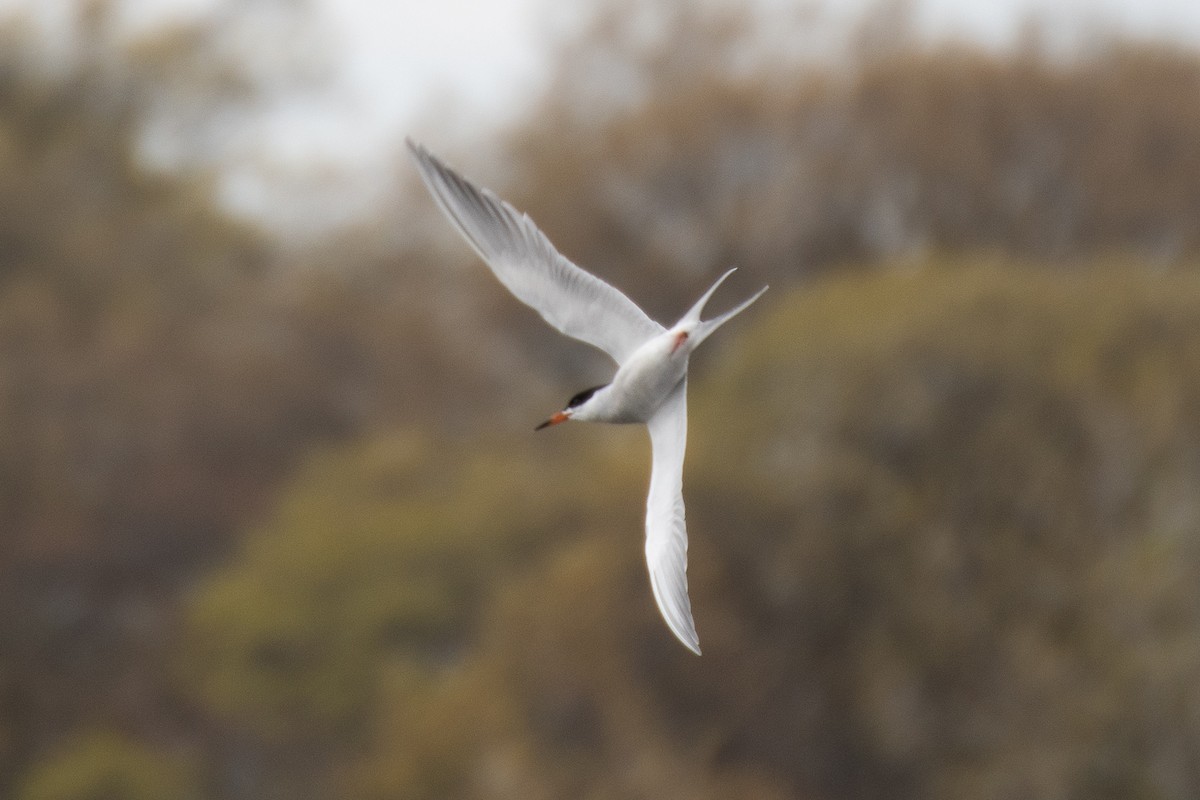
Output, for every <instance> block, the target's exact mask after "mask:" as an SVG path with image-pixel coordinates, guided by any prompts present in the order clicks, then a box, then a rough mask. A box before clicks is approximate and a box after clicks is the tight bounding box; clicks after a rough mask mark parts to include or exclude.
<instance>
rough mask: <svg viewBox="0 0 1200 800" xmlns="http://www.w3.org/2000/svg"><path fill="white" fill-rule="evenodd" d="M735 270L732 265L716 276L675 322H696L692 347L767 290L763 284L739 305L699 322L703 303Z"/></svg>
mask: <svg viewBox="0 0 1200 800" xmlns="http://www.w3.org/2000/svg"><path fill="white" fill-rule="evenodd" d="M736 271H737V267H733V268H732V269H730V270H728V271H727V272H726V273H725V274H724V275H722V276H721V277H719V278H717V281H716V283H714V284H713V285H712V286H710V287H709V288H708V291H707V292H705V293H704V294H703V295H701V296H700V299H699V300H697V301H696V304H695V305H694V306H692V307H691V308H690V309H688V312H687V313H686V314H684V315H683V317H682V318H680V320H679V322H678V323H676V324H677V325H679V324H682V323H687V322H690V323H694V324H696V328H695V330H693V331H692V332H691V336H690V338H691V340H692V347H697V346H699V344H700V343H701V342H703V341H704V340H705V339H707V338H708V337H709V336H711V335H712V333H713V331H715V330H716V329H717V328H719V327H721V326H722V325H724V324H725V323H726V322H728V321H729V320H731V319H733V318H734V317H736V316H737V315H738V314H740V313H742V312H743V311H745V310H746V308H747V307H748V306H749V305H750V304H751V303H753V302H754V301H755V300H757V299H758V298H760V297H762V293H763V292H765V291H766V290H767V288H768V287H766V286H764V287H763V288H761V289H759V290H758V291H757V292H755V293H754V295H753V296H752V297H750V298H749V299H748V300H744V301H742V302H741V303H740V304H739V305H737V306H736V307H734V308H731V309H730V310H729V311H726V312H725V313H724V314H721V315H720V316H719V317H713V318H712V319H710V320H706V321H703V322H701V320H700V314H701V313H703V311H704V306H705V304H707V303H708V300H709V298H710V297H712V296H713V292H715V291H716V290H717V287H718V286H720V285H721V283H722V282H723V281H724V280H725V279H726V278H728V277H729V276H730V275H732V274H733V273H734V272H736Z"/></svg>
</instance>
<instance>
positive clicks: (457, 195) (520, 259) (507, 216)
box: [408, 139, 665, 364]
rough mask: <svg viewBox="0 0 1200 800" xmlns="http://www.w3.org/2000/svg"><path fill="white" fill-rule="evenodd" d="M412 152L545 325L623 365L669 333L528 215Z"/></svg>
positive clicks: (419, 150)
mask: <svg viewBox="0 0 1200 800" xmlns="http://www.w3.org/2000/svg"><path fill="white" fill-rule="evenodd" d="M408 149H409V150H410V151H411V152H412V155H413V158H414V159H415V160H416V163H417V168H418V170H419V171H420V173H421V178H422V180H424V181H425V185H426V186H427V187H428V188H429V192H430V194H432V195H433V197H434V199H436V200H437V203H438V205H439V206H440V207H441V209H442V211H443V212H445V214H446V216H447V217H449V218H450V220H451V221H452V222H453V223H454V225H455V226H456V227H457V228H458V230H459V232H460V233H462V235H463V237H464V238H466V240H467V241H468V242H469V243H470V244H471V246H472V247H473V248H474V249H475V252H476V253H478V254H479V256H480V258H482V259H483V260H484V261H485V262H486V263H487V265H488V266H489V267H490V268H491V270H492V272H494V273H495V275H496V277H497V278H499V279H500V282H501V283H502V284H504V285H505V287H507V288H508V290H509V291H510V292H512V293H513V295H515V296H516V298H517V299H518V300H520V301H521V302H522V303H525V304H526V305H527V306H529V307H531V308H533V309H534V310H535V311H537V312H538V313H539V314H541V315H542V318H543V319H545V320H546V322H548V323H550V324H551V325H552V326H554V327H555V328H557V329H558V330H560V331H562V332H563V333H565V334H566V335H567V336H570V337H573V338H575V339H579V340H580V341H583V342H587V343H588V344H590V345H593V346H594V347H598V348H600V349H601V350H603V351H604V352H606V353H608V354H609V355H610V356H612V358H613V360H615V361H616V362H617V363H618V364H622V363H624V362H625V360H626V358H628V357H629V355H630V354H631V353H633V351H634V350H636V349H637V348H638V347H639V346H640V345H641V344H643V343H644V342H646V341H647V340H649V339H651V338H653V337H654V336H656V335H657V334H659V333H661V332H662V331H663V330H665V329H664V328H663V326H661V325H659V324H658V323H657V322H655V321H654V320H652V319H650V318H649V317H648V316H646V314H645V312H643V311H642V310H641V309H640V308H638V307H637V305H636V304H635V303H634V302H633V301H632V300H630V299H629V298H628V297H626V296H625V295H623V294H621V292H619V291H617V290H616V289H615V288H613V287H612V286H610V285H609V284H607V283H605V282H604V281H602V280H600V279H599V278H597V277H596V276H594V275H591V274H589V273H587V272H585V271H583V270H582V269H580V268H579V267H577V266H575V265H574V264H572V263H571V262H570V261H568V260H567V259H566V258H564V257H563V256H562V255H560V254H559V253H558V251H557V250H555V249H554V245H552V244H551V243H550V240H549V239H547V238H546V236H545V235H544V234H543V233H542V232H541V231H539V230H538V228H537V226H536V225H534V223H533V220H531V219H530V218H529V216H528V215H526V214H522V213H520V212H518V211H517V210H516V209H514V208H513V207H512V206H510V205H509V204H508V203H506V202H504V201H503V200H501V199H500V198H499V197H497V196H496V195H495V194H493V193H492V192H490V191H488V190H487V189H480V188H477V187H476V186H474V185H472V184H471V183H470V182H469V181H467V180H466V179H465V178H463V177H462V176H460V175H458V174H457V173H456V172H454V171H453V170H452V169H450V168H449V167H447V166H446V165H445V164H443V163H442V162H441V161H439V160H438V159H437V158H435V157H434V156H433V155H432V154H430V153H429V151H428V150H426V149H425V148H424V147H422V146H421V145H419V144H417V143H415V142H413V141H412V140H411V139H410V140H408Z"/></svg>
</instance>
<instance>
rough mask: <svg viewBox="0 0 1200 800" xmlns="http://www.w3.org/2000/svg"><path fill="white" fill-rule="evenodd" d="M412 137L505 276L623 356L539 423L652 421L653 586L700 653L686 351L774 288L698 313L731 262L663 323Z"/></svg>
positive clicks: (540, 308)
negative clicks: (687, 465)
mask: <svg viewBox="0 0 1200 800" xmlns="http://www.w3.org/2000/svg"><path fill="white" fill-rule="evenodd" d="M407 142H408V149H409V151H410V152H411V153H412V156H413V159H414V160H415V161H416V164H417V169H418V171H419V172H420V173H421V178H422V180H424V182H425V185H426V186H427V187H428V188H429V192H430V194H432V195H433V198H434V199H435V200H436V201H437V204H438V205H439V206H440V207H441V209H442V211H443V212H445V214H446V216H447V217H449V218H450V221H451V222H453V223H454V226H455V227H456V228H458V232H459V233H461V234H462V235H463V238H465V239H466V240H467V242H468V243H469V244H470V245H471V247H473V248H474V250H475V252H476V253H478V254H479V257H480V258H482V259H483V260H484V262H485V263H486V264H487V265H488V267H490V268H491V270H492V272H493V273H495V275H496V277H497V278H499V279H500V282H501V283H502V284H504V286H505V287H506V288H507V289H508V290H509V291H510V292H512V293H513V295H515V296H516V298H517V299H518V300H520V301H521V302H523V303H525V304H526V305H528V306H530V307H531V308H533V309H534V310H535V311H537V312H538V313H539V314H541V315H542V318H543V319H545V320H546V322H548V323H550V325H552V326H553V327H555V328H557V329H558V330H559V331H561V332H562V333H564V334H566V335H567V336H570V337H572V338H575V339H579V340H580V341H583V342H587V343H588V344H590V345H592V346H594V347H597V348H599V349H601V350H603V351H604V352H605V353H607V354H608V355H609V356H611V357H612V359H613V360H614V361H615V362H616V363H617V371H616V374H615V375H613V378H612V381H611V382H609V383H607V384H605V385H603V386H596V387H593V388H591V389H586V390H584V391H582V392H579V393H578V394H576V395H575V396H574V397H572V398H571V399H570V400H569V401H567V405H566V407H565V408H563V409H562V410H561V411H558V412H556V413H555V414H553V415H552V416H551V417H550V418H549V419H548V420H546V421H545V422H543V423H542V424H541V425H539V426H538V427H537V429H538V430H541V429H542V428H545V427H548V426H550V425H557V424H559V423H561V422H566V421H567V420H578V421H581V422H614V423H644V424H645V425H646V427H647V428H648V429H649V431H650V442H651V447H652V449H653V468H652V470H651V473H650V493H649V497H648V499H647V501H646V564H647V567H648V568H649V571H650V586H651V588H652V589H653V590H654V599H655V600H656V601H657V603H658V608H659V611H660V612H661V613H662V616H663V619H664V620H665V621H666V623H667V626H668V627H670V629H671V632H672V633H674V634H675V636H676V637H677V638H678V639H679V641H681V642H683V644H684V645H686V646H687V647H688V648H689V649H690V650H691V651H692V652H694V653H696V655H699V654H700V640H699V637H698V636H697V635H696V625H695V622H694V621H693V620H692V607H691V602H690V601H689V600H688V589H687V546H688V545H687V528H686V526H685V524H684V516H683V454H684V448H685V446H686V444H687V371H688V356H690V355H691V353H692V351H693V350H695V349H696V348H697V347H699V346H700V343H701V342H703V341H704V340H705V339H707V338H708V337H709V336H711V335H712V333H713V332H714V331H715V330H716V329H717V328H719V327H721V326H722V325H724V324H725V323H726V322H728V321H729V320H730V319H732V318H733V317H734V316H735V315H737V314H738V313H740V312H741V311H743V310H745V308H746V307H747V306H749V305H750V304H751V303H753V302H754V301H755V300H757V299H758V298H759V297H760V296H761V295H762V293H763V292H765V291H766V290H767V287H765V286H764V287H763V288H762V289H760V290H759V291H758V292H756V293H755V294H754V296H752V297H750V298H749V299H748V300H746V301H744V302H742V303H741V304H739V305H738V306H737V307H735V308H733V309H732V310H730V311H727V312H725V313H724V314H721V315H720V316H718V317H715V318H713V319H710V320H701V319H700V314H701V312H702V311H703V310H704V306H705V304H706V303H707V302H708V300H709V298H710V297H712V295H713V292H715V291H716V290H717V287H718V286H720V285H721V282H722V281H724V280H725V279H726V278H728V277H729V275H730V274H732V273H733V271H734V270H732V269H731V270H729V271H728V272H726V273H725V274H724V275H722V276H721V277H720V278H718V279H717V281H716V283H714V284H713V285H712V286H711V287H710V288H709V289H708V291H706V292H705V293H704V294H703V295H702V296H701V297H700V299H699V300H698V301H696V304H695V305H694V306H692V307H691V309H689V310H688V312H687V313H686V314H684V315H683V317H682V318H680V320H679V321H678V322H677V323H675V324H674V325H673V326H671V327H670V328H665V327H663V326H662V325H659V324H658V323H657V322H655V321H654V320H652V319H650V317H648V316H646V314H645V312H643V311H642V310H641V309H640V308H638V307H637V306H636V305H635V304H634V303H633V301H631V300H630V299H629V298H628V297H626V296H625V295H623V294H622V293H621V292H619V291H618V290H617V289H615V288H613V287H612V286H610V285H609V284H607V283H605V282H604V281H602V280H600V279H599V278H597V277H596V276H594V275H592V274H590V273H588V272H585V271H584V270H582V269H580V268H579V267H577V266H575V265H574V264H572V263H571V262H570V261H568V260H567V259H566V258H564V257H563V256H562V255H560V254H559V253H558V251H557V250H555V249H554V245H552V244H551V243H550V240H549V239H547V238H546V236H545V235H544V234H543V233H542V232H541V231H540V230H538V228H537V226H536V225H534V223H533V220H531V219H530V218H529V216H528V215H527V214H522V213H520V212H519V211H517V210H516V209H515V208H513V207H512V206H511V205H509V204H508V203H506V202H505V201H503V200H501V199H500V198H499V197H497V196H496V195H495V194H493V193H492V192H490V191H489V190H487V189H481V188H477V187H476V186H474V185H473V184H471V183H470V182H469V181H467V180H466V179H465V178H463V177H462V176H460V175H459V174H458V173H456V172H454V171H453V170H452V169H450V168H449V167H447V166H446V165H445V164H443V163H442V162H441V161H439V160H438V159H437V158H435V157H434V156H433V155H432V154H431V153H430V152H429V151H428V150H426V149H425V148H424V147H422V146H421V145H419V144H417V143H416V142H414V141H413V140H412V139H408V140H407Z"/></svg>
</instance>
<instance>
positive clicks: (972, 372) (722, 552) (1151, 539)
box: [350, 265, 1200, 798]
mask: <svg viewBox="0 0 1200 800" xmlns="http://www.w3.org/2000/svg"><path fill="white" fill-rule="evenodd" d="M1138 274H1142V275H1146V277H1142V278H1136V277H1131V276H1136V275H1138ZM773 299H774V300H775V305H774V308H773V309H772V310H771V311H770V313H766V312H763V314H765V316H764V315H763V314H760V315H759V318H758V319H759V321H758V324H756V325H755V326H754V327H753V329H752V330H749V331H746V332H745V333H744V334H743V336H742V337H741V338H740V340H738V341H737V342H736V345H735V343H734V342H732V341H727V343H726V344H725V347H726V348H727V349H726V350H725V352H726V353H729V357H728V358H720V357H719V356H717V355H714V353H719V352H720V349H719V346H715V347H714V353H710V354H709V358H717V359H718V360H717V362H716V369H715V370H714V371H712V372H708V373H707V374H706V373H705V372H704V367H703V366H702V363H703V361H704V358H703V357H699V356H698V359H699V362H700V363H698V365H697V368H698V369H699V370H700V372H699V374H698V375H697V377H696V380H695V381H694V382H693V398H694V401H693V404H692V409H693V413H692V421H693V428H692V434H691V449H690V455H689V465H688V470H687V480H686V482H685V492H686V495H687V498H688V503H689V506H688V507H689V527H690V529H691V532H692V548H691V569H690V573H689V574H690V577H691V585H692V595H693V601H694V605H695V611H696V617H697V624H698V627H699V629H700V633H701V638H702V641H703V642H704V643H705V655H704V657H703V658H702V659H695V658H692V657H690V656H689V655H688V654H687V653H686V652H684V651H683V650H682V649H680V648H679V647H678V646H677V645H675V643H674V642H673V641H672V640H671V638H670V636H669V635H668V634H667V632H666V631H665V629H664V628H663V626H662V624H661V622H660V621H659V620H658V619H657V617H656V613H655V611H654V609H653V604H652V601H651V600H650V597H649V592H648V591H647V589H646V587H645V585H644V583H645V581H644V575H643V572H644V568H643V567H642V566H641V563H640V559H641V554H640V551H639V548H637V547H635V546H633V542H631V541H628V540H622V539H620V538H619V537H613V536H610V535H598V536H587V535H585V536H582V537H580V538H578V539H575V540H573V541H571V542H570V543H568V544H566V545H565V546H562V547H559V548H557V549H556V555H555V556H554V557H552V558H547V559H542V560H539V561H538V562H537V563H536V568H535V569H534V570H532V571H530V572H528V573H526V574H525V575H523V576H521V577H520V578H519V579H518V580H505V581H503V582H502V583H501V584H500V585H499V586H498V588H497V592H496V600H495V602H493V603H489V604H487V606H486V609H484V613H483V616H482V618H483V619H484V620H485V622H484V627H485V629H486V634H485V635H484V636H483V638H482V639H481V640H480V641H479V642H478V643H476V644H475V646H473V647H472V648H470V649H469V650H468V651H467V652H465V653H464V654H463V656H464V658H463V660H462V663H461V665H459V666H458V667H456V668H454V669H451V670H448V671H445V672H443V673H439V674H435V675H434V676H432V680H428V681H426V682H424V683H423V684H421V685H420V686H419V687H417V688H413V685H412V684H405V685H406V686H407V687H408V688H407V691H403V692H397V691H396V690H395V689H394V688H393V689H390V690H389V689H385V693H384V694H383V695H382V698H383V699H382V700H381V704H382V708H383V711H382V716H381V718H380V720H379V722H378V724H377V727H376V734H375V736H374V744H373V746H372V748H371V751H370V755H369V756H368V757H367V758H366V759H365V760H364V761H363V763H362V765H361V767H360V769H359V770H358V772H357V780H358V781H359V782H358V783H356V784H355V785H354V788H353V790H352V791H350V794H353V795H355V796H360V795H361V793H363V792H366V796H368V797H373V798H390V797H435V796H446V795H447V794H452V795H455V796H461V797H480V798H482V797H495V796H506V795H508V794H511V793H513V792H516V791H526V790H527V791H529V792H531V794H530V795H529V796H535V797H536V796H545V797H554V796H564V795H566V796H580V797H624V796H662V797H675V796H678V797H685V796H686V797H714V798H715V797H724V796H730V792H731V791H733V792H734V793H737V791H735V790H733V789H731V787H738V791H741V790H746V789H745V787H754V788H753V790H752V791H753V793H754V794H755V795H756V796H764V797H769V796H780V797H785V796H796V795H797V794H799V795H800V796H805V795H808V794H812V795H817V796H829V797H856V798H874V797H879V798H883V797H889V798H894V797H926V798H940V797H945V798H985V797H996V796H1034V797H1047V796H1050V797H1069V798H1074V797H1078V798H1085V797H1096V796H1104V797H1118V796H1121V797H1130V796H1134V797H1136V796H1146V797H1161V798H1185V797H1189V796H1191V795H1192V793H1193V792H1194V791H1195V789H1196V786H1195V783H1194V776H1192V773H1190V772H1189V771H1188V767H1187V763H1188V761H1187V757H1186V756H1182V755H1181V754H1184V753H1188V752H1190V747H1191V745H1190V743H1191V742H1194V741H1195V739H1196V737H1197V736H1198V735H1200V731H1198V730H1197V729H1196V727H1195V716H1194V713H1193V711H1194V709H1193V710H1192V711H1189V709H1190V708H1192V705H1193V703H1192V700H1189V699H1188V698H1189V697H1190V694H1189V692H1190V689H1189V687H1190V686H1191V685H1192V684H1193V682H1194V675H1195V674H1197V671H1198V670H1200V614H1198V613H1197V609H1196V606H1195V604H1194V603H1193V602H1192V599H1191V598H1192V595H1193V594H1194V592H1193V589H1192V587H1194V585H1195V584H1196V581H1197V580H1200V546H1198V544H1197V542H1198V541H1200V540H1197V538H1196V533H1197V530H1200V527H1198V526H1200V503H1198V502H1197V501H1196V499H1195V494H1194V493H1192V492H1189V491H1188V490H1187V488H1186V487H1191V486H1195V485H1197V484H1198V483H1200V463H1198V462H1197V461H1196V459H1195V457H1194V453H1196V452H1198V451H1200V420H1197V419H1196V418H1195V416H1194V414H1192V413H1190V409H1193V408H1196V407H1200V406H1198V405H1197V404H1198V403H1200V382H1198V381H1197V380H1196V379H1195V376H1196V375H1197V374H1200V313H1198V312H1200V280H1197V279H1196V278H1195V277H1192V276H1190V275H1186V274H1156V275H1153V276H1149V275H1147V274H1146V273H1138V272H1137V271H1130V270H1123V271H1115V270H1114V271H1112V272H1097V273H1091V274H1083V275H1069V276H1049V275H1047V274H1045V273H1044V272H1041V271H1030V270H1026V269H1022V268H1021V267H1019V266H1008V267H1005V268H1003V269H1002V268H999V267H998V266H997V265H991V266H987V265H984V266H961V265H960V266H955V267H950V266H938V265H929V266H926V267H922V268H918V269H915V270H911V271H907V272H895V273H892V274H888V275H885V276H878V277H870V278H868V277H859V278H852V279H847V280H842V281H835V282H830V283H829V284H827V285H824V286H821V287H818V288H816V289H815V290H812V291H808V292H802V293H795V294H793V295H791V296H786V297H776V298H773ZM734 347H736V350H733V349H732V348H734ZM637 500H640V497H637ZM611 502H612V503H613V504H614V505H620V504H631V503H634V502H636V501H635V499H634V496H633V493H629V494H627V495H626V496H624V497H614V498H613V499H612V500H611ZM485 709H486V711H485ZM434 720H436V721H437V722H436V726H437V730H438V734H437V736H436V737H435V738H433V739H432V741H431V740H430V738H429V737H430V733H429V731H430V729H431V728H432V727H434V725H435V723H434V722H433V721H434ZM634 753H636V754H637V755H636V757H633V756H631V754H634ZM1173 754H1174V755H1173ZM631 759H632V761H631ZM631 765H632V766H631Z"/></svg>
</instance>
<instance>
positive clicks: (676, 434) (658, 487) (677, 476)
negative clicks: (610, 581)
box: [646, 376, 700, 655]
mask: <svg viewBox="0 0 1200 800" xmlns="http://www.w3.org/2000/svg"><path fill="white" fill-rule="evenodd" d="M646 427H647V428H649V430H650V445H651V447H652V449H653V451H654V467H653V470H652V471H651V473H650V496H649V498H648V499H647V500H646V566H647V567H649V569H650V586H651V587H652V588H653V589H654V599H655V600H656V601H657V602H658V609H659V611H661V612H662V615H663V619H665V620H666V621H667V625H668V626H669V627H670V628H671V632H672V633H674V634H675V635H676V636H677V637H678V638H679V641H681V642H683V643H684V644H685V645H687V647H688V648H689V649H690V650H691V651H692V652H694V653H695V654H696V655H700V639H699V637H698V636H697V635H696V624H695V623H694V622H693V621H692V605H691V602H690V601H689V600H688V588H687V548H688V542H687V526H686V525H685V524H684V520H683V453H684V450H685V448H686V446H687V377H686V376H685V377H684V378H683V380H681V381H680V382H679V385H678V386H676V387H675V388H674V389H673V390H672V391H671V393H670V394H669V395H667V399H666V400H664V401H663V404H662V406H660V407H659V409H658V411H656V412H654V416H652V417H650V420H649V421H648V422H647V423H646Z"/></svg>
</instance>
